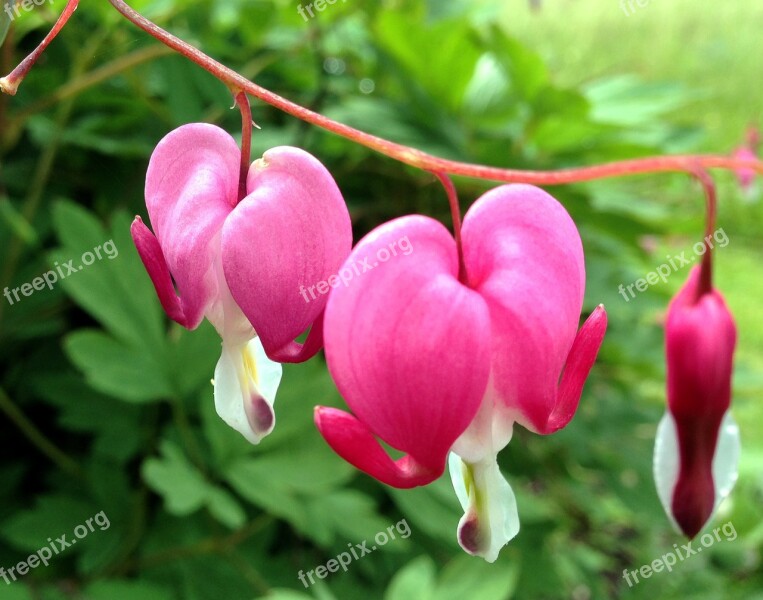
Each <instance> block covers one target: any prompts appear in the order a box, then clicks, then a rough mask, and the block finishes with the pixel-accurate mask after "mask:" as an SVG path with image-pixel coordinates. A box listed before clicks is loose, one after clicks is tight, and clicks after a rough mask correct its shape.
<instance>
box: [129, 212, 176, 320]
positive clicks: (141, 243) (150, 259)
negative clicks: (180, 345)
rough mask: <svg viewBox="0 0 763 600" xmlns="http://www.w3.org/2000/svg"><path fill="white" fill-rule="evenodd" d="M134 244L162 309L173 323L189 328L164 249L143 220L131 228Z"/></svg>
mask: <svg viewBox="0 0 763 600" xmlns="http://www.w3.org/2000/svg"><path fill="white" fill-rule="evenodd" d="M130 233H131V234H132V239H133V242H134V243H135V247H136V248H137V250H138V254H139V255H140V259H141V260H142V261H143V265H144V266H145V267H146V271H148V276H149V277H150V278H151V281H152V282H153V284H154V289H156V295H157V296H159V301H160V302H161V303H162V308H164V311H165V312H166V313H167V315H168V316H169V317H170V319H172V320H173V321H176V322H177V323H180V324H181V325H182V326H183V327H188V321H187V320H186V318H185V315H184V314H183V307H182V305H181V303H180V299H179V298H178V297H177V294H176V293H175V287H174V286H173V285H172V277H171V276H170V271H169V269H168V268H167V262H166V261H165V260H164V254H163V253H162V247H161V246H160V245H159V242H158V241H157V239H156V237H154V234H153V233H151V230H149V228H148V227H146V225H145V223H143V219H141V218H140V217H135V220H134V221H133V222H132V225H131V226H130Z"/></svg>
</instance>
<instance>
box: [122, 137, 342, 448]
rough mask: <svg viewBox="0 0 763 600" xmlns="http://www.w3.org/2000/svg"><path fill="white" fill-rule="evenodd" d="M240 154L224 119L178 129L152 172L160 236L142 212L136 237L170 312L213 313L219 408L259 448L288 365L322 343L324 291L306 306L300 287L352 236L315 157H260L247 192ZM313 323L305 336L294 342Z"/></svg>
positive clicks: (325, 268) (184, 317)
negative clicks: (241, 187) (218, 344)
mask: <svg viewBox="0 0 763 600" xmlns="http://www.w3.org/2000/svg"><path fill="white" fill-rule="evenodd" d="M240 160H241V152H240V150H239V148H238V146H237V145H236V143H235V141H234V140H233V138H232V137H231V136H230V135H228V134H227V133H226V132H225V131H223V130H222V129H220V128H218V127H216V126H213V125H208V124H203V123H194V124H190V125H184V126H182V127H180V128H178V129H176V130H174V131H172V132H171V133H169V134H168V135H167V136H165V137H164V139H162V140H161V141H160V142H159V144H158V145H157V147H156V149H155V150H154V152H153V154H152V156H151V160H150V163H149V167H148V173H147V175H146V207H147V209H148V214H149V218H150V219H151V225H152V226H153V230H154V233H153V234H152V233H151V231H150V230H149V229H148V228H147V227H146V225H145V224H144V223H143V221H142V220H141V218H140V217H136V218H135V221H134V222H133V224H132V227H131V232H132V236H133V240H134V242H135V246H136V247H137V249H138V252H139V254H140V257H141V259H142V260H143V264H144V265H145V267H146V270H147V271H148V274H149V276H150V277H151V280H152V281H153V283H154V287H155V288H156V292H157V295H158V296H159V300H160V301H161V303H162V306H163V308H164V310H165V311H166V312H167V314H168V315H169V316H170V318H172V319H173V320H174V321H176V322H178V323H179V324H181V325H182V326H183V327H186V328H188V329H195V328H196V327H197V326H198V325H199V324H200V323H201V321H202V320H203V319H204V318H205V317H206V318H207V319H208V320H209V321H210V322H211V323H212V325H214V327H215V329H217V332H218V333H219V334H220V336H221V338H222V340H223V341H222V356H221V357H220V360H219V362H218V364H217V367H216V369H215V376H214V387H215V390H214V392H215V407H216V409H217V412H218V414H219V415H220V417H222V419H223V420H225V421H226V422H227V423H228V424H229V425H230V426H231V427H233V428H234V429H236V430H238V431H239V432H240V433H241V434H242V435H244V437H246V439H248V440H249V441H250V442H252V443H258V442H259V441H260V440H261V439H262V437H264V436H265V435H267V434H268V433H270V431H272V429H273V426H274V424H275V414H274V412H273V408H272V406H273V402H274V400H275V393H276V390H277V388H278V385H279V382H280V379H281V365H280V364H279V363H280V362H300V361H303V360H307V359H308V358H310V357H311V356H312V355H314V354H315V353H316V352H317V351H318V350H319V349H320V347H321V345H322V320H323V310H324V308H325V297H320V296H319V297H317V298H316V299H315V300H314V301H313V302H309V303H308V302H306V301H305V300H303V298H302V296H301V295H300V293H299V289H300V286H304V285H311V284H315V283H317V282H320V281H323V280H325V279H327V278H328V277H329V276H330V275H332V274H333V273H335V272H336V270H337V269H338V268H339V266H340V265H341V263H342V261H343V260H344V259H345V257H346V256H347V254H348V253H349V251H350V248H351V245H352V231H351V226H350V218H349V214H348V212H347V208H346V205H345V203H344V200H343V199H342V195H341V193H340V191H339V189H338V188H337V186H336V183H335V182H334V180H333V178H332V177H331V175H330V174H329V172H328V171H327V170H326V169H325V167H324V166H323V165H322V164H321V163H320V162H319V161H318V160H317V159H316V158H314V157H313V156H311V155H310V154H308V153H307V152H305V151H303V150H300V149H298V148H291V147H278V148H273V149H272V150H269V151H267V152H266V153H265V154H264V156H263V157H262V158H261V159H259V160H256V161H254V162H253V163H252V165H251V167H250V169H249V173H248V176H247V181H246V194H247V195H246V197H244V198H243V199H239V197H238V182H239V176H240ZM173 280H174V285H173ZM176 288H177V292H176ZM308 327H310V328H311V329H310V333H309V335H308V337H307V339H306V340H305V343H304V344H303V345H300V344H298V343H297V342H295V341H294V340H295V338H296V337H297V336H299V335H300V334H301V333H303V332H304V331H305V330H306V329H307V328H308ZM276 361H278V362H276Z"/></svg>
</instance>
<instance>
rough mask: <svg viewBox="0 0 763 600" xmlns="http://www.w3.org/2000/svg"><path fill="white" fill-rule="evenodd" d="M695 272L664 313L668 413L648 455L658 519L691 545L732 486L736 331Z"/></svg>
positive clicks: (737, 444) (719, 297)
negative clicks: (651, 457)
mask: <svg viewBox="0 0 763 600" xmlns="http://www.w3.org/2000/svg"><path fill="white" fill-rule="evenodd" d="M701 273H702V271H701V268H700V267H695V268H694V269H692V272H691V273H690V275H689V278H688V280H687V282H686V284H685V285H684V287H683V288H682V289H681V291H680V292H679V293H678V294H677V295H676V296H675V298H673V300H672V301H671V303H670V306H669V308H668V315H667V321H666V324H665V341H666V345H665V350H666V356H667V392H668V410H667V412H666V413H665V416H664V417H663V418H662V420H661V421H660V424H659V426H658V429H657V438H656V441H655V449H654V476H655V481H656V484H657V492H658V495H659V497H660V500H661V502H662V505H663V507H664V508H665V512H666V513H667V514H668V516H669V517H670V519H671V521H672V522H673V523H674V525H676V526H677V528H678V529H680V530H681V531H682V532H683V533H684V534H686V535H687V536H688V537H690V538H693V537H694V536H696V535H697V533H699V532H700V531H701V530H702V528H703V527H704V525H705V524H706V523H707V522H708V520H710V518H711V517H712V515H713V513H714V512H715V511H716V509H717V508H718V505H719V504H720V503H721V501H722V500H723V499H724V498H725V497H726V496H728V494H729V493H730V492H731V489H732V488H733V487H734V483H735V482H736V479H737V465H738V462H739V454H740V442H739V428H738V426H737V424H736V423H735V421H734V419H733V417H732V416H731V412H730V410H729V407H730V404H731V374H732V363H733V354H734V347H735V345H736V327H735V325H734V320H733V318H732V316H731V312H730V311H729V309H728V307H727V306H726V302H725V301H724V299H723V296H722V295H721V294H720V292H718V291H717V290H715V289H712V288H710V289H703V288H706V287H707V286H703V285H702V281H701Z"/></svg>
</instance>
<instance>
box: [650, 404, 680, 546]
mask: <svg viewBox="0 0 763 600" xmlns="http://www.w3.org/2000/svg"><path fill="white" fill-rule="evenodd" d="M679 462H680V458H679V453H678V434H677V433H676V423H675V420H674V419H673V415H671V414H670V411H666V412H665V414H664V415H663V416H662V419H660V424H659V425H657V435H656V436H655V439H654V462H653V471H654V483H655V485H656V486H657V495H658V496H659V498H660V502H661V503H662V508H663V509H665V514H666V515H668V518H669V519H670V522H671V523H672V524H673V528H674V529H675V530H676V531H677V532H679V533H681V528H680V527H679V526H678V523H676V520H675V519H674V518H673V508H672V506H673V490H674V489H675V487H676V482H677V481H678V468H679V465H678V463H679Z"/></svg>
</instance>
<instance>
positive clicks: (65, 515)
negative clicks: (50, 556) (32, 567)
mask: <svg viewBox="0 0 763 600" xmlns="http://www.w3.org/2000/svg"><path fill="white" fill-rule="evenodd" d="M96 512H98V511H97V510H94V509H93V507H92V506H91V505H90V503H88V502H86V501H84V500H81V499H79V498H73V497H71V496H67V495H63V494H56V495H50V496H42V497H40V498H38V499H37V500H36V501H35V504H34V506H33V507H32V508H30V509H28V510H24V511H22V512H20V513H16V514H15V515H14V516H12V517H11V518H10V519H8V520H7V521H5V522H4V523H3V527H2V531H1V532H0V537H2V538H3V539H4V540H6V541H7V542H8V543H10V544H13V545H14V546H16V547H17V548H19V549H22V550H27V551H30V552H31V551H35V550H37V549H39V548H41V547H42V546H45V545H46V544H48V543H49V542H48V541H47V540H48V538H57V537H59V536H61V535H63V534H66V535H67V538H69V539H71V538H72V537H73V536H72V531H73V530H74V528H75V527H76V526H77V525H80V524H82V523H83V522H84V521H85V520H86V519H88V518H90V517H92V516H93V514H94V513H96Z"/></svg>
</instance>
